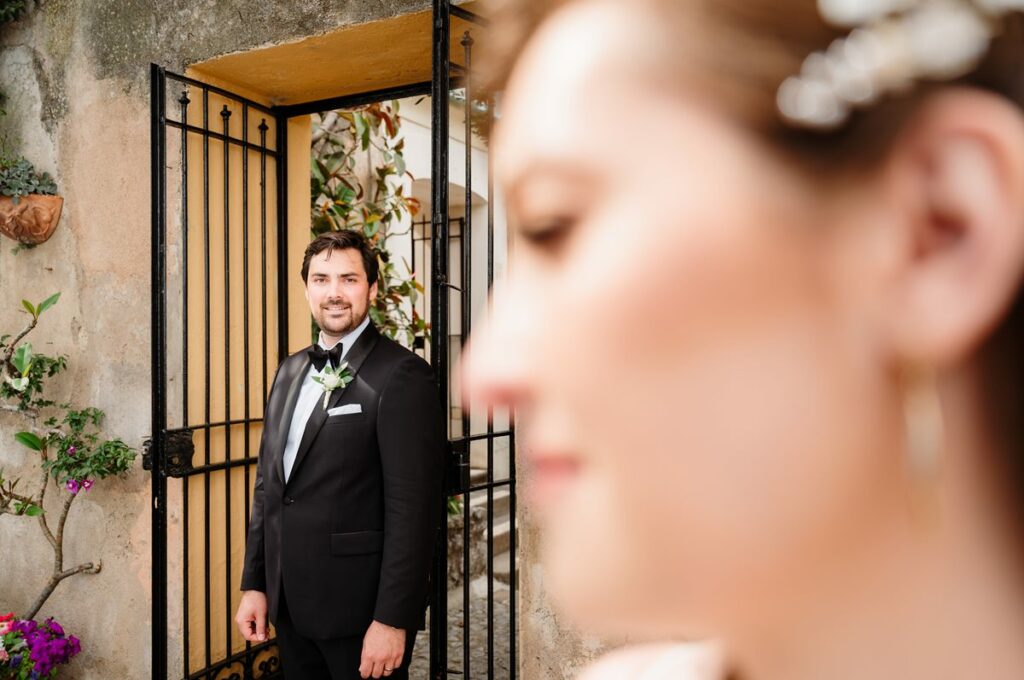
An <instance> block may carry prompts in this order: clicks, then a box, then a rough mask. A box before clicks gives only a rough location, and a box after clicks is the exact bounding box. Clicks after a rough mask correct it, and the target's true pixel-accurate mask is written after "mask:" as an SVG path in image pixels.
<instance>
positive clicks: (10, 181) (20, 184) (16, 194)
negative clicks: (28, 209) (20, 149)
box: [0, 158, 57, 203]
mask: <svg viewBox="0 0 1024 680" xmlns="http://www.w3.org/2000/svg"><path fill="white" fill-rule="evenodd" d="M56 193H57V184H56V183H55V182H54V181H53V178H52V177H50V174H49V173H47V172H42V173H40V172H36V169H35V167H34V166H33V165H32V164H31V163H29V162H28V161H27V160H26V159H24V158H16V159H12V160H11V161H10V162H8V163H6V164H4V165H3V166H0V195H4V196H10V197H11V198H12V199H13V200H14V202H15V203H17V202H18V201H19V200H20V199H21V197H22V196H27V195H28V194H56Z"/></svg>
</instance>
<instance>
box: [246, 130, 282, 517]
mask: <svg viewBox="0 0 1024 680" xmlns="http://www.w3.org/2000/svg"><path fill="white" fill-rule="evenodd" d="M269 129H270V127H269V126H268V125H267V119H266V118H264V119H262V120H261V121H260V126H259V131H260V264H261V267H260V269H261V274H260V286H261V292H262V295H263V297H262V303H261V304H260V313H261V314H262V316H263V323H262V325H261V326H260V329H261V332H262V335H263V337H262V340H263V403H264V404H266V403H267V398H268V397H269V396H270V376H269V374H268V373H267V368H268V367H267V151H266V149H267V130H269ZM280 182H281V179H280V178H278V183H280ZM278 231H280V226H279V227H278ZM280 247H281V246H280V245H278V250H280ZM261 420H262V419H261ZM245 519H246V523H248V521H249V518H248V517H246V518H245Z"/></svg>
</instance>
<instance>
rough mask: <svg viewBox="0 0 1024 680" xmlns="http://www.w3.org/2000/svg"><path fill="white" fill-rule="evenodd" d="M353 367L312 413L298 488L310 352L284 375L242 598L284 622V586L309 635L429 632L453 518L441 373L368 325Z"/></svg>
mask: <svg viewBox="0 0 1024 680" xmlns="http://www.w3.org/2000/svg"><path fill="white" fill-rule="evenodd" d="M345 358H346V360H347V361H348V363H349V367H350V370H351V371H352V372H353V373H354V374H355V379H354V380H353V381H352V382H351V383H349V384H348V385H347V386H346V387H345V388H339V389H336V390H334V391H333V392H332V393H331V395H330V397H329V400H328V406H327V408H328V409H329V408H333V407H335V406H340V405H342V404H359V405H360V406H361V407H362V412H361V413H355V414H351V413H350V414H338V415H333V416H328V415H327V411H326V410H325V409H324V408H323V397H322V396H321V397H319V401H318V402H317V404H316V406H315V407H314V409H313V413H312V415H310V417H309V421H308V422H307V425H306V429H305V431H304V434H303V435H302V439H301V442H300V444H299V449H298V453H297V454H296V457H295V462H294V464H293V466H292V471H291V475H290V476H289V478H288V483H287V484H286V483H285V481H284V466H283V464H282V457H283V454H284V448H285V443H286V441H287V437H288V429H289V427H290V424H291V418H292V412H293V411H294V410H295V403H296V401H297V399H298V394H299V388H300V387H301V384H302V381H303V378H304V377H305V376H306V373H307V371H308V369H309V365H310V360H309V357H308V354H307V352H306V350H305V349H304V350H302V351H299V352H296V353H295V354H293V355H291V356H289V357H288V358H287V359H285V360H284V362H283V363H282V364H281V366H280V367H279V368H278V370H277V375H276V376H275V377H274V383H273V386H272V387H271V390H270V395H269V398H268V401H267V406H266V409H265V411H264V412H265V417H264V422H263V436H262V439H261V441H260V452H259V463H258V466H257V470H256V484H255V490H254V492H253V502H252V513H251V515H250V518H249V531H248V537H247V539H246V548H245V564H244V567H243V571H242V583H241V588H242V590H260V591H263V592H265V593H266V594H267V599H268V602H269V607H270V619H271V621H276V620H277V611H278V604H279V603H280V599H281V588H282V587H283V588H284V590H285V593H286V594H287V600H288V611H289V614H290V615H291V618H292V621H293V625H294V626H295V628H296V629H297V630H298V632H299V633H301V634H302V635H305V636H306V637H310V638H316V639H327V638H333V637H341V636H347V635H362V634H364V633H365V632H366V629H367V627H368V626H369V625H370V622H371V621H372V620H374V619H375V620H377V621H380V622H381V623H385V624H388V625H390V626H395V627H396V628H404V629H406V630H414V629H417V628H421V627H422V625H423V619H424V609H425V606H426V602H427V596H428V586H427V580H428V575H429V573H430V565H431V558H432V553H433V547H434V540H435V537H436V529H437V527H438V525H439V521H440V520H441V517H442V515H443V506H442V476H443V474H442V470H443V461H444V455H445V451H446V449H447V442H448V439H447V434H446V427H445V421H444V416H443V411H442V408H441V404H440V401H439V399H438V394H437V390H436V388H435V385H434V381H433V373H432V370H431V368H430V366H429V365H428V364H427V363H426V362H425V361H423V359H421V358H420V357H419V356H417V355H416V354H413V353H412V352H410V351H409V350H407V349H405V348H403V347H402V346H401V345H399V344H397V343H395V342H394V341H392V340H390V339H388V338H386V337H383V336H382V335H380V333H379V332H378V331H377V329H376V328H374V326H373V324H370V325H368V326H367V327H366V328H365V329H364V330H363V332H362V334H361V335H360V336H359V337H358V338H357V339H356V342H355V344H354V345H353V346H352V347H351V349H350V350H349V352H348V354H347V355H346V357H345Z"/></svg>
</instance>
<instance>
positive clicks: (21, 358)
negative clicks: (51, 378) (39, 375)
mask: <svg viewBox="0 0 1024 680" xmlns="http://www.w3.org/2000/svg"><path fill="white" fill-rule="evenodd" d="M11 361H13V362H14V368H16V369H17V370H18V372H19V373H21V374H22V375H27V374H28V369H29V368H31V366H32V343H31V342H26V343H25V344H24V345H21V346H20V347H18V349H16V350H14V356H12V357H11Z"/></svg>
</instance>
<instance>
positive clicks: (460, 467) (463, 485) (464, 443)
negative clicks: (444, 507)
mask: <svg viewBox="0 0 1024 680" xmlns="http://www.w3.org/2000/svg"><path fill="white" fill-rule="evenodd" d="M446 474H447V479H446V480H445V486H446V488H447V492H448V495H449V496H456V495H458V494H462V493H466V491H467V490H468V489H469V441H468V440H465V439H461V440H457V441H453V442H452V443H451V455H450V456H448V470H447V473H446Z"/></svg>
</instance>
